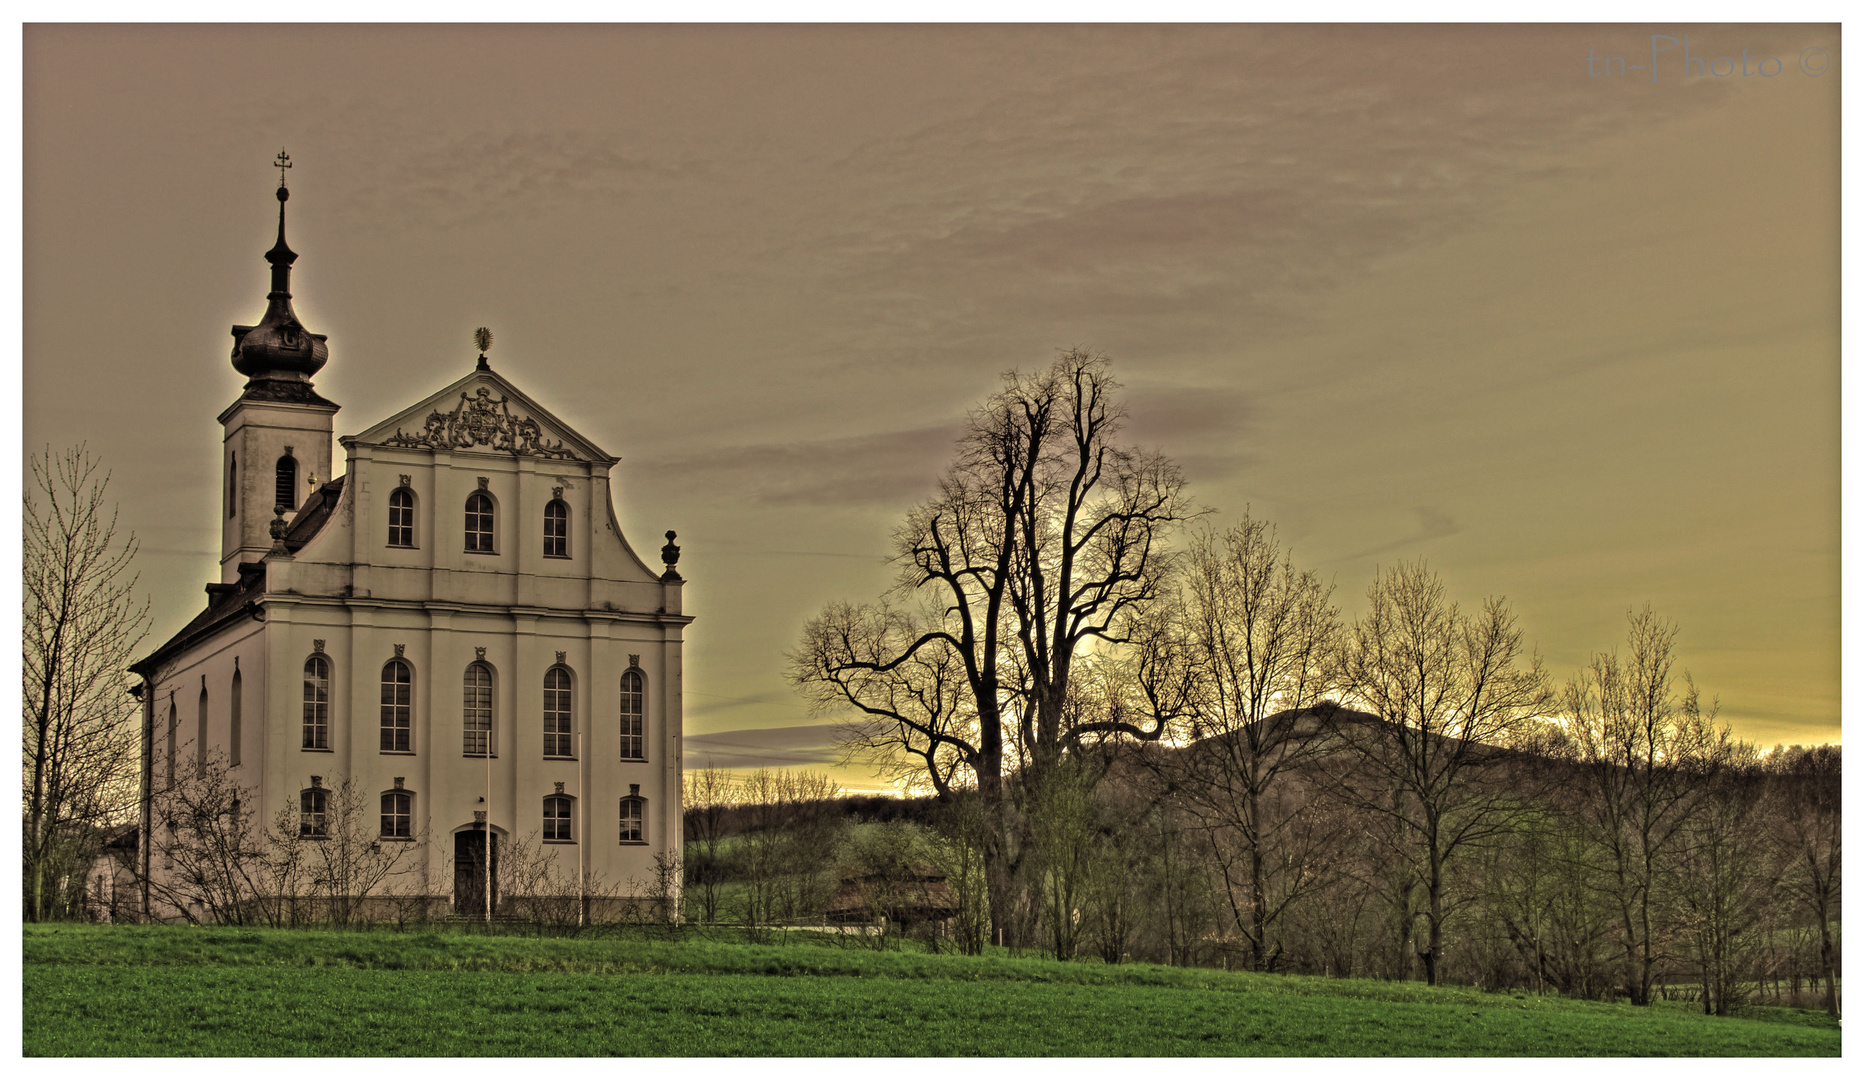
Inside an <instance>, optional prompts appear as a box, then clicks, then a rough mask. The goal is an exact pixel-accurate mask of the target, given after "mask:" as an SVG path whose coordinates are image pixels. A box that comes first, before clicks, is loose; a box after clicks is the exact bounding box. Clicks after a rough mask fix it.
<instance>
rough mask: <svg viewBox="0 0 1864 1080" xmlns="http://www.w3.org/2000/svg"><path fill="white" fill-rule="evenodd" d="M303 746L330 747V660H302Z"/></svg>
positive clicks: (319, 658) (312, 747) (314, 658)
mask: <svg viewBox="0 0 1864 1080" xmlns="http://www.w3.org/2000/svg"><path fill="white" fill-rule="evenodd" d="M304 748H305V749H306V750H328V749H330V661H328V660H326V659H324V658H323V657H321V656H313V657H311V658H310V659H309V660H306V661H305V662H304Z"/></svg>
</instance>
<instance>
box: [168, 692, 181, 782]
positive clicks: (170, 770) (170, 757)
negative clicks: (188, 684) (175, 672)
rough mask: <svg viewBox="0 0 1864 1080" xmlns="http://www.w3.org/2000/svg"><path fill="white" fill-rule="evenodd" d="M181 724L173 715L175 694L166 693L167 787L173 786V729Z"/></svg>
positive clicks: (174, 778)
mask: <svg viewBox="0 0 1864 1080" xmlns="http://www.w3.org/2000/svg"><path fill="white" fill-rule="evenodd" d="M180 723H181V720H180V718H178V717H177V716H176V715H175V692H174V691H173V690H170V691H169V692H168V786H169V787H174V786H175V780H176V777H175V728H176V727H177V726H178V725H179V724H180Z"/></svg>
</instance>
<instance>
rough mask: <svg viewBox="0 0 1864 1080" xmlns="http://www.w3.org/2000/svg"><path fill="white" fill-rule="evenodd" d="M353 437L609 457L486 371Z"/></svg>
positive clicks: (413, 445) (438, 447) (379, 442)
mask: <svg viewBox="0 0 1864 1080" xmlns="http://www.w3.org/2000/svg"><path fill="white" fill-rule="evenodd" d="M354 439H355V441H356V442H360V443H364V444H369V445H375V446H388V447H397V448H401V449H409V450H435V451H445V452H454V451H467V452H477V453H484V454H511V455H514V456H518V457H537V458H544V459H549V460H557V461H590V462H596V463H599V464H603V465H607V464H613V463H614V461H615V459H614V458H612V457H610V456H609V455H608V454H606V453H603V452H602V450H601V449H600V448H598V447H596V446H595V445H594V444H592V443H590V442H589V441H588V440H587V439H585V438H583V437H582V436H581V435H578V434H577V433H576V432H575V431H573V430H572V429H570V427H569V426H568V425H566V424H564V423H563V422H562V421H561V420H558V419H557V418H556V417H555V416H552V415H551V414H550V412H549V411H548V410H546V409H545V408H544V407H543V406H541V405H539V404H537V403H536V402H535V401H533V400H531V399H530V398H529V397H528V396H526V395H525V394H524V393H523V392H522V391H520V390H518V388H517V387H515V386H512V385H511V384H510V383H509V382H507V381H505V379H504V378H502V377H501V376H499V375H498V374H497V373H495V372H493V371H490V370H481V371H475V372H473V373H472V374H471V375H469V376H467V377H466V378H464V379H461V380H460V381H459V382H456V383H454V384H453V385H452V386H449V387H447V388H446V389H444V390H441V391H439V392H438V393H436V394H434V395H433V396H431V397H429V398H427V399H426V400H424V401H422V402H420V403H419V404H416V405H414V406H411V407H409V408H407V409H404V410H402V411H401V412H399V413H397V414H396V415H394V416H391V417H389V418H388V419H387V420H384V421H382V422H381V423H380V424H377V425H375V426H374V427H372V428H370V429H369V430H368V431H365V432H363V433H362V434H360V435H357V436H355V437H354ZM345 441H346V442H347V441H349V440H345Z"/></svg>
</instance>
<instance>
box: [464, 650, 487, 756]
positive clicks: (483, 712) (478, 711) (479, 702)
mask: <svg viewBox="0 0 1864 1080" xmlns="http://www.w3.org/2000/svg"><path fill="white" fill-rule="evenodd" d="M465 719H466V753H467V755H468V756H471V757H484V756H486V755H487V754H490V753H491V752H492V669H491V668H489V667H486V666H485V665H484V664H481V663H473V664H469V665H467V667H466V706H465Z"/></svg>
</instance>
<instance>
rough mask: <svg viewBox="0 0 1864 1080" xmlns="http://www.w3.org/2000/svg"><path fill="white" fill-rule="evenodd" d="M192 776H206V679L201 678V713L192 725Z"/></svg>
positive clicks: (204, 677)
mask: <svg viewBox="0 0 1864 1080" xmlns="http://www.w3.org/2000/svg"><path fill="white" fill-rule="evenodd" d="M194 775H195V776H197V777H200V778H203V779H205V778H206V776H207V677H206V676H205V675H203V676H201V711H200V715H199V717H198V718H197V719H196V721H195V725H194Z"/></svg>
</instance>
